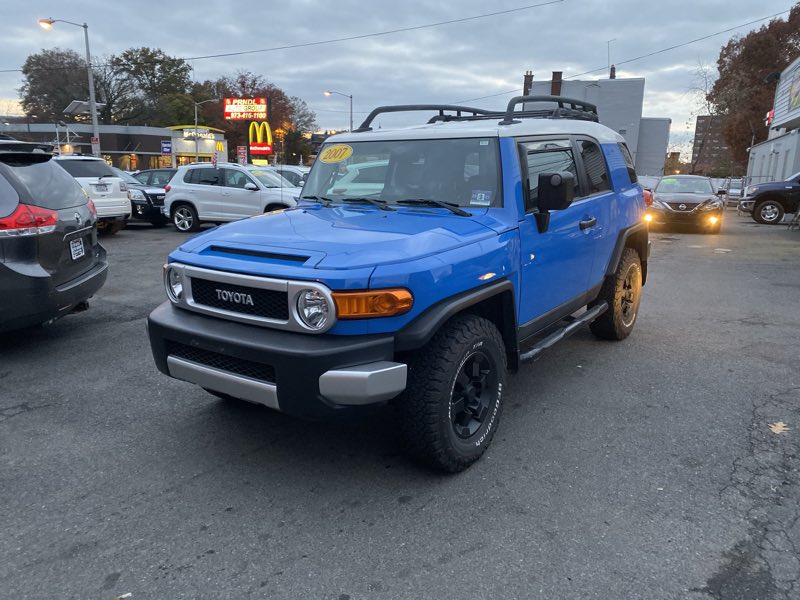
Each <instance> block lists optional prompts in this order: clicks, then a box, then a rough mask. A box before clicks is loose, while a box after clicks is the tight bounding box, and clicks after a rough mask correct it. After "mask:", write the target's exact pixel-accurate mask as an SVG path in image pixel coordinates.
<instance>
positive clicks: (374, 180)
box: [327, 160, 469, 196]
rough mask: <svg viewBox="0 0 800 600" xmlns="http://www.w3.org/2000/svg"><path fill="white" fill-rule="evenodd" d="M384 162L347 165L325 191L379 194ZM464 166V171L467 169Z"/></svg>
mask: <svg viewBox="0 0 800 600" xmlns="http://www.w3.org/2000/svg"><path fill="white" fill-rule="evenodd" d="M388 166H389V162H388V161H386V160H372V161H365V162H361V163H355V164H350V165H347V166H346V167H345V168H344V169H340V170H339V172H338V173H337V174H336V175H334V177H333V179H332V180H331V182H330V189H328V190H327V191H328V192H329V193H333V194H350V195H353V196H358V195H362V194H366V195H370V194H374V193H379V192H380V191H381V190H382V189H383V183H384V180H385V179H386V169H387V168H388ZM468 168H469V166H466V167H465V169H468Z"/></svg>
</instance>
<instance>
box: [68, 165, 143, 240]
mask: <svg viewBox="0 0 800 600" xmlns="http://www.w3.org/2000/svg"><path fill="white" fill-rule="evenodd" d="M53 160H54V161H55V163H56V164H58V165H59V166H61V167H62V168H63V169H64V170H65V171H66V172H67V173H69V174H70V175H72V176H73V177H74V178H75V179H76V180H77V182H78V183H80V184H81V187H82V188H83V191H84V192H86V193H87V194H88V196H89V198H91V199H92V202H94V205H95V207H96V208H97V230H98V231H100V232H103V233H108V234H110V235H113V234H115V233H117V232H118V231H119V230H120V229H122V228H123V227H125V224H126V223H127V221H128V219H129V218H130V216H131V201H130V200H129V199H128V186H126V185H125V182H124V181H122V179H121V178H120V177H118V176H117V174H116V173H114V171H112V170H111V167H109V166H108V163H106V161H104V160H103V159H102V158H97V157H95V156H81V155H67V156H54V157H53Z"/></svg>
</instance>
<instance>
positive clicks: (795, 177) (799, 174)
mask: <svg viewBox="0 0 800 600" xmlns="http://www.w3.org/2000/svg"><path fill="white" fill-rule="evenodd" d="M797 180H800V171H798V172H797V173H795V174H794V175H792V176H791V177H788V178H787V179H786V181H797Z"/></svg>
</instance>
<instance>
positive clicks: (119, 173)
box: [111, 167, 142, 185]
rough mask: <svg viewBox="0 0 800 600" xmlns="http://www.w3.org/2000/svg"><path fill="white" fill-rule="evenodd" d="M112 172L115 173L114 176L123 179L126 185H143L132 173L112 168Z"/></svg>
mask: <svg viewBox="0 0 800 600" xmlns="http://www.w3.org/2000/svg"><path fill="white" fill-rule="evenodd" d="M111 170H112V171H114V174H115V175H116V176H117V177H119V178H120V179H122V181H124V182H125V183H135V184H136V185H141V184H142V182H141V181H139V180H138V179H136V177H134V176H133V175H131V174H130V173H126V172H125V171H123V170H122V169H118V168H117V167H111Z"/></svg>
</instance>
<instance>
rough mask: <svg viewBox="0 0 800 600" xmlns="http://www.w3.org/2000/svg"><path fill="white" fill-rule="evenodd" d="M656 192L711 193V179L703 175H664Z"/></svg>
mask: <svg viewBox="0 0 800 600" xmlns="http://www.w3.org/2000/svg"><path fill="white" fill-rule="evenodd" d="M655 191H656V192H662V193H665V194H713V193H714V188H713V187H712V186H711V181H710V180H708V179H705V178H703V177H664V178H663V179H662V180H661V181H659V182H658V186H657V187H656V189H655Z"/></svg>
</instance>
